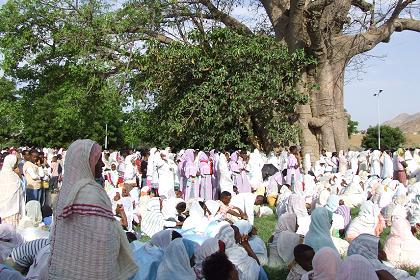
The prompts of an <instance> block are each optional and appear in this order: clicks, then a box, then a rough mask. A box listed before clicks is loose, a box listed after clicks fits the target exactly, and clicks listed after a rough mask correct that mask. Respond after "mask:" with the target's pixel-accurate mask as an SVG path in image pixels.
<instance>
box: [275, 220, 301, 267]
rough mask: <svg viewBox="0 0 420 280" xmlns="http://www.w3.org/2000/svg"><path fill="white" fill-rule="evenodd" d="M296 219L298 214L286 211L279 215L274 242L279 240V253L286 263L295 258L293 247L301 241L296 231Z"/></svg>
mask: <svg viewBox="0 0 420 280" xmlns="http://www.w3.org/2000/svg"><path fill="white" fill-rule="evenodd" d="M296 221H297V216H296V214H288V213H286V214H283V215H281V216H280V217H279V219H278V221H277V224H276V228H275V233H274V239H273V242H275V240H277V241H276V242H277V253H278V254H279V256H280V258H282V260H283V261H284V262H285V263H286V264H289V263H290V262H291V261H292V260H293V258H294V256H293V249H294V248H295V247H296V245H298V244H299V241H300V236H299V235H298V234H297V233H296Z"/></svg>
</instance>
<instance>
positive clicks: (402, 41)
mask: <svg viewBox="0 0 420 280" xmlns="http://www.w3.org/2000/svg"><path fill="white" fill-rule="evenodd" d="M110 1H111V2H114V3H118V2H123V1H121V0H110ZM5 2H6V0H0V5H1V4H3V3H5ZM235 12H236V15H239V17H240V16H245V17H249V13H250V12H249V11H247V10H246V9H241V8H239V10H237V11H235ZM234 14H235V13H234ZM368 54H370V55H374V56H379V57H383V58H380V59H376V58H371V59H370V60H368V61H367V62H366V63H365V68H364V72H365V73H361V74H359V75H358V78H359V79H351V80H350V82H349V83H348V84H346V86H345V89H344V103H345V104H344V106H345V108H346V109H347V111H348V112H349V113H350V115H351V116H352V119H354V120H356V121H358V122H359V129H366V128H367V127H368V126H369V125H375V124H376V123H377V121H378V117H377V115H378V114H377V99H376V97H373V94H374V93H377V92H378V90H379V89H382V90H383V93H382V96H381V99H380V100H381V120H382V121H386V120H390V119H392V118H393V117H395V116H397V115H398V114H401V113H410V114H411V113H417V112H420V33H415V32H411V31H404V32H401V33H394V35H393V36H392V38H391V42H390V43H387V44H380V45H378V46H377V47H376V48H375V49H374V50H372V51H371V52H369V53H368ZM347 76H348V77H350V76H351V77H353V76H355V73H348V75H347Z"/></svg>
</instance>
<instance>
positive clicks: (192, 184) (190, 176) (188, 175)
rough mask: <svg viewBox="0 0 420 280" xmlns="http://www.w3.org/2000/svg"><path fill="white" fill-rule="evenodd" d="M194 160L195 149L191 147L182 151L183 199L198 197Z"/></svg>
mask: <svg viewBox="0 0 420 280" xmlns="http://www.w3.org/2000/svg"><path fill="white" fill-rule="evenodd" d="M194 160H195V151H194V150H193V149H188V150H186V151H185V153H184V163H183V168H182V169H183V172H184V176H185V179H184V188H183V190H182V193H183V194H184V199H185V200H188V199H190V198H195V197H198V182H199V180H198V178H197V171H198V170H197V168H196V165H195V163H194Z"/></svg>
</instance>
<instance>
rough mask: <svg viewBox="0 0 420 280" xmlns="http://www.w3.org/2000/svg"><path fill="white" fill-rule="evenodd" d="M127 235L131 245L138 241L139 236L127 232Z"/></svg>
mask: <svg viewBox="0 0 420 280" xmlns="http://www.w3.org/2000/svg"><path fill="white" fill-rule="evenodd" d="M125 235H126V236H127V239H128V242H129V243H131V242H133V241H136V240H137V236H136V235H135V234H134V233H132V232H126V233H125Z"/></svg>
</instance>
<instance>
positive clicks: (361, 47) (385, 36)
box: [346, 18, 420, 58]
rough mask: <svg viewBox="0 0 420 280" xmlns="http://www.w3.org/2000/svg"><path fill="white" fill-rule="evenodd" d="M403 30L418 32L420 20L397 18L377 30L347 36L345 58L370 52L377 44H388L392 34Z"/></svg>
mask: <svg viewBox="0 0 420 280" xmlns="http://www.w3.org/2000/svg"><path fill="white" fill-rule="evenodd" d="M405 30H410V31H416V32H420V20H415V19H407V18H397V19H394V20H392V21H391V22H387V23H385V24H383V25H382V26H380V27H378V28H374V29H371V30H369V31H367V32H363V33H360V34H357V35H353V36H349V38H348V39H349V40H348V41H347V42H346V44H347V46H346V48H347V49H348V50H349V51H348V53H347V57H348V58H351V57H353V56H355V55H357V54H361V53H364V52H367V51H370V50H371V49H373V48H374V47H375V46H376V45H378V44H379V43H388V42H389V38H390V37H391V35H392V33H394V32H402V31H405Z"/></svg>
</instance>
